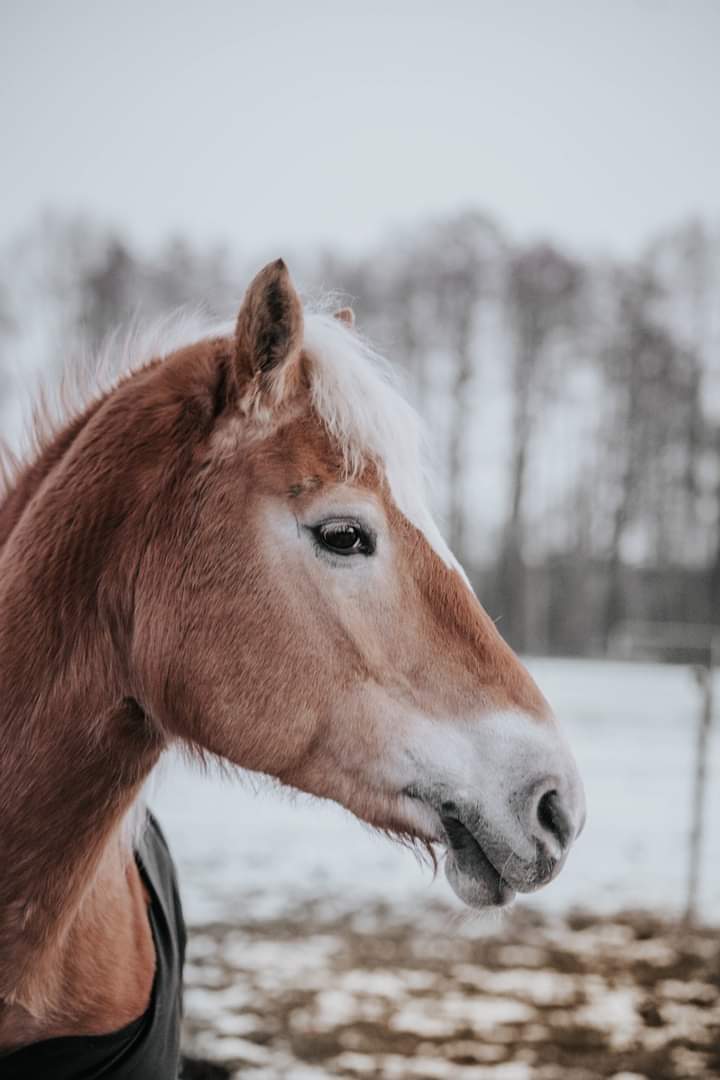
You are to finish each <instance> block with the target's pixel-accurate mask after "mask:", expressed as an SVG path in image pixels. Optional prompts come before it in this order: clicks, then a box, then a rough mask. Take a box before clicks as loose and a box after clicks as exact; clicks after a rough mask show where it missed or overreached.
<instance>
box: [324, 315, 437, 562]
mask: <svg viewBox="0 0 720 1080" xmlns="http://www.w3.org/2000/svg"><path fill="white" fill-rule="evenodd" d="M304 347H305V352H306V353H307V355H308V356H309V357H310V359H311V361H312V363H311V371H310V378H311V388H312V403H313V408H314V409H315V411H316V413H317V415H318V416H319V417H320V419H321V420H322V421H323V423H324V424H325V426H326V427H327V429H328V431H329V433H330V435H331V436H332V438H333V439H335V440H336V441H337V442H338V444H339V445H340V447H341V448H342V450H343V453H344V455H345V465H346V469H347V473H348V476H349V477H352V476H354V475H357V473H358V472H359V471H360V470H361V469H362V467H363V465H364V464H365V463H366V462H368V461H370V460H374V461H376V462H377V463H379V464H380V465H381V466H382V468H383V470H384V472H385V476H386V478H387V482H388V485H389V488H390V491H391V493H392V496H393V499H394V500H395V502H396V504H397V506H398V509H399V510H400V511H401V512H402V513H403V514H404V515H405V516H406V517H407V518H408V520H409V521H411V522H412V523H413V525H415V526H416V527H417V528H418V529H420V530H421V532H423V533H424V535H425V536H426V538H427V540H428V541H429V543H430V544H431V545H432V547H433V548H434V549H435V550H436V551H437V552H438V554H439V555H440V556H441V557H442V558H443V560H444V561H445V562H447V563H448V564H450V565H452V566H453V567H455V568H458V567H457V563H456V561H455V559H454V558H453V556H452V554H451V553H450V551H449V549H448V547H447V544H446V543H445V541H444V540H443V538H442V536H441V534H440V531H439V529H438V527H437V525H436V524H435V521H434V520H433V517H432V514H431V513H430V510H429V507H428V503H427V481H426V476H425V468H424V442H423V432H422V424H421V422H420V418H419V416H418V414H417V413H416V411H415V409H413V407H412V406H411V405H410V403H409V402H408V401H407V400H406V398H405V397H404V396H403V395H402V393H401V392H400V390H399V388H398V384H397V379H396V377H395V375H394V373H393V371H392V369H391V367H390V365H389V364H388V362H387V361H386V360H385V359H384V358H383V357H382V356H380V355H379V353H377V352H376V351H375V349H373V348H372V346H371V345H370V344H368V342H367V341H365V340H364V339H363V338H362V337H361V336H360V335H359V334H358V333H357V332H356V331H355V330H353V329H351V328H349V327H348V326H347V325H346V324H345V323H344V322H342V321H341V320H339V319H336V318H333V317H332V316H330V315H325V314H317V313H313V312H309V313H306V316H305V339H304Z"/></svg>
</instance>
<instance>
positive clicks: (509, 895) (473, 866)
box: [442, 817, 515, 908]
mask: <svg viewBox="0 0 720 1080" xmlns="http://www.w3.org/2000/svg"><path fill="white" fill-rule="evenodd" d="M442 824H443V829H444V831H445V835H446V837H447V856H446V859H445V876H446V878H447V880H448V883H449V885H450V888H451V889H452V890H453V892H454V893H455V895H456V896H457V897H459V899H460V900H462V901H463V903H465V904H467V905H468V907H472V908H501V907H507V906H508V904H511V903H512V902H513V900H514V899H515V890H514V889H513V888H511V886H510V885H508V883H507V882H506V881H505V880H504V879H503V877H502V875H501V874H500V873H499V872H498V870H497V869H496V867H495V866H494V865H493V863H492V862H491V861H490V859H489V858H488V856H487V855H486V854H485V852H484V851H483V849H482V847H481V846H480V844H479V843H478V842H477V840H476V839H475V837H474V836H472V835H471V834H470V832H469V831H468V830H467V829H466V828H465V826H464V825H462V824H461V823H460V822H459V821H458V820H457V818H452V817H444V818H443V819H442Z"/></svg>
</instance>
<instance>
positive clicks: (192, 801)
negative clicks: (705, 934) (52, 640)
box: [150, 660, 720, 924]
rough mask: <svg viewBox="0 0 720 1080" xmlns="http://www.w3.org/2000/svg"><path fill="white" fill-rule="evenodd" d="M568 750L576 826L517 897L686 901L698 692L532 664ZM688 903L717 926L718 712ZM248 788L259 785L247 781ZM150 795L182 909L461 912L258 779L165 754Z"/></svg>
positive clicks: (314, 810)
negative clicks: (579, 826)
mask: <svg viewBox="0 0 720 1080" xmlns="http://www.w3.org/2000/svg"><path fill="white" fill-rule="evenodd" d="M528 666H529V667H530V669H531V670H532V672H533V674H534V675H535V677H536V679H537V681H538V683H539V685H540V686H541V688H542V689H543V691H544V693H545V695H546V696H547V697H548V699H549V700H550V701H551V702H552V704H553V706H554V707H555V710H556V712H557V714H558V716H559V717H560V719H561V721H562V723H563V725H564V727H565V730H566V732H567V735H568V737H569V739H570V742H571V744H572V746H573V749H574V751H575V754H576V756H577V759H578V762H579V764H580V768H581V772H582V774H583V777H584V780H585V785H586V791H587V799H588V824H587V827H586V829H585V832H584V833H583V835H582V837H581V839H580V840H579V841H578V843H577V846H576V848H575V849H574V851H573V852H572V853H571V857H570V859H569V861H568V864H567V866H566V868H565V870H564V872H563V873H562V875H561V876H560V877H559V878H558V880H557V881H556V882H554V883H553V884H552V885H550V886H549V887H548V888H546V889H545V890H543V891H541V892H540V893H538V894H536V895H534V896H530V897H525V898H522V899H521V900H520V901H519V904H520V905H522V906H523V907H527V908H529V909H531V910H536V911H537V912H538V913H540V912H543V913H552V914H555V913H562V912H565V911H567V910H569V909H571V908H575V907H583V908H589V909H592V910H595V911H602V912H612V911H616V910H619V909H623V908H628V907H643V908H648V909H651V910H653V911H655V912H657V913H660V914H663V915H673V914H676V913H678V912H679V911H680V910H681V909H682V907H683V904H684V900H685V888H686V877H687V860H688V845H687V835H688V829H689V820H690V805H691V778H692V770H693V762H694V758H693V754H694V744H695V733H696V726H697V715H698V709H699V694H698V690H697V687H696V684H695V681H694V678H693V675H692V672H691V671H690V670H689V669H687V668H684V667H669V666H664V667H661V666H658V665H651V664H624V663H622V664H621V663H611V662H598V661H575V660H561V661H558V660H530V661H529V662H528ZM708 764H709V791H708V799H707V834H706V842H705V847H704V852H703V866H702V894H701V912H702V914H703V916H704V917H705V918H706V919H707V920H709V921H712V922H715V921H720V722H716V723H715V726H714V730H713V734H712V738H711V749H710V760H709V763H708ZM254 787H257V790H254ZM150 801H151V805H152V806H153V808H154V809H155V811H156V813H157V814H158V816H159V818H160V821H161V822H162V824H163V826H164V828H165V830H166V832H167V834H168V837H169V840H170V842H171V845H172V848H173V851H174V853H175V856H176V858H177V861H178V864H179V867H180V875H181V884H182V890H183V895H184V901H185V907H186V914H187V916H188V920H189V921H190V922H191V923H194V924H203V923H209V922H212V921H213V920H218V921H226V922H232V920H233V919H235V918H241V919H242V920H243V922H245V923H247V921H248V920H253V919H258V920H266V919H272V918H279V917H282V916H284V915H289V914H291V913H292V912H293V911H294V910H297V909H299V908H301V907H304V906H305V905H307V903H308V902H312V903H313V904H314V905H315V907H316V910H317V911H318V912H321V911H322V912H325V913H329V914H338V913H341V912H351V911H354V910H358V909H360V908H362V907H363V906H364V905H372V904H376V903H377V902H380V901H381V902H383V903H385V904H387V905H390V906H391V908H393V909H394V910H395V911H397V912H398V913H401V912H402V913H403V914H407V913H408V911H409V910H410V909H411V908H415V909H417V908H418V907H420V908H422V907H424V906H427V907H428V908H429V907H431V906H434V905H435V904H437V903H441V904H447V905H451V906H452V907H454V908H456V909H457V908H459V904H458V902H457V901H456V900H455V898H454V897H453V895H452V893H451V891H450V889H449V887H448V886H447V884H446V882H445V880H444V878H443V875H442V872H441V873H440V874H439V875H438V877H437V879H436V880H435V881H433V879H432V874H431V872H430V871H429V870H428V869H427V868H425V867H423V866H420V865H418V863H417V861H416V859H415V857H414V856H413V855H412V854H411V853H410V852H408V851H405V850H403V849H402V848H401V847H399V846H398V845H397V844H393V843H391V842H389V841H388V840H387V839H385V838H383V837H381V836H378V835H376V834H374V833H373V832H372V831H371V830H369V829H368V828H366V827H365V826H363V825H361V824H360V823H358V822H357V821H355V820H354V819H353V818H352V817H351V816H350V815H349V814H347V813H345V812H344V811H342V810H340V809H339V808H338V807H335V806H334V805H332V804H329V803H324V802H320V801H318V800H311V799H309V798H306V797H300V798H298V797H292V796H289V795H287V794H283V793H280V792H278V791H276V790H274V789H273V788H272V787H270V786H269V785H267V784H261V785H260V786H259V787H258V786H257V785H254V786H253V785H252V784H251V782H250V781H249V780H243V781H238V780H227V779H224V778H221V777H220V776H218V775H213V776H211V777H206V776H203V775H202V774H201V773H200V772H199V771H198V770H197V769H192V768H188V767H186V766H185V765H183V764H182V763H180V762H177V761H170V762H168V764H167V765H166V766H165V768H164V770H163V773H162V775H161V776H160V777H159V778H158V780H157V785H156V789H155V791H154V793H153V794H152V796H151V799H150Z"/></svg>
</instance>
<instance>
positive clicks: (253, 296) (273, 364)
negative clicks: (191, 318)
mask: <svg viewBox="0 0 720 1080" xmlns="http://www.w3.org/2000/svg"><path fill="white" fill-rule="evenodd" d="M302 342H303V310H302V304H301V302H300V297H299V296H298V294H297V291H296V289H295V286H294V285H293V283H292V281H291V280H290V275H289V273H288V268H287V266H286V265H285V263H284V262H283V260H282V259H276V260H275V262H271V263H268V265H267V266H265V267H264V268H263V269H262V270H261V271H260V273H259V274H257V275H256V276H255V277H254V278H253V280H252V281H251V283H250V286H249V288H248V290H247V292H246V293H245V297H244V299H243V302H242V304H241V306H240V312H239V314H238V318H237V325H236V328H235V348H236V363H237V366H238V369H239V371H238V375H239V376H240V378H241V381H242V376H243V374H244V375H245V377H247V375H248V374H249V375H250V376H253V375H257V374H266V373H270V372H275V371H279V370H280V369H281V368H283V367H285V366H287V365H288V364H291V363H292V362H293V361H295V360H297V358H298V357H299V355H300V351H301V349H302Z"/></svg>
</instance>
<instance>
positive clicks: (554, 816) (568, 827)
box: [537, 791, 573, 850]
mask: <svg viewBox="0 0 720 1080" xmlns="http://www.w3.org/2000/svg"><path fill="white" fill-rule="evenodd" d="M537 816H538V821H539V822H540V824H541V826H542V828H543V829H544V830H545V831H546V832H548V833H550V835H551V836H554V837H555V839H556V840H557V841H558V843H559V844H560V847H561V848H562V849H563V850H564V849H565V848H566V847H567V846H568V844H569V843H570V841H571V840H572V833H573V827H572V821H571V819H570V815H569V814H568V812H567V810H566V809H565V807H564V806H563V804H562V800H561V798H560V796H559V794H558V793H557V791H546V792H545V794H544V795H543V797H542V798H541V799H540V802H539V803H538V808H537Z"/></svg>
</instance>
